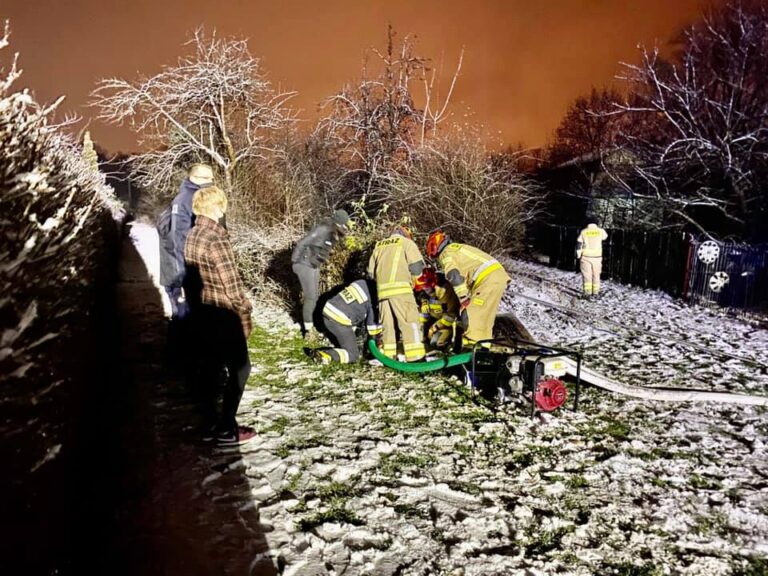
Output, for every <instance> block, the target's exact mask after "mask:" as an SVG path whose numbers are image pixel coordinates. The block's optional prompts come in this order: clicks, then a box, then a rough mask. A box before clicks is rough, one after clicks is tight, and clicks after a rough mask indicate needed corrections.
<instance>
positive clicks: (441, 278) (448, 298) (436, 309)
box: [413, 267, 459, 349]
mask: <svg viewBox="0 0 768 576" xmlns="http://www.w3.org/2000/svg"><path fill="white" fill-rule="evenodd" d="M413 289H414V290H415V291H416V294H417V295H418V297H419V300H420V312H421V320H422V328H423V331H424V334H425V336H426V339H427V343H428V345H429V347H430V348H432V349H437V348H443V347H445V346H446V345H448V344H450V343H451V342H452V341H453V335H454V327H455V325H456V318H457V317H458V315H459V300H458V298H457V297H456V293H455V292H454V291H453V287H452V286H451V285H450V283H449V282H448V281H447V280H446V279H445V275H444V274H440V273H437V272H435V271H434V269H433V268H430V267H427V268H425V269H424V272H423V273H422V275H421V276H419V277H418V278H417V279H416V283H415V284H414V287H413Z"/></svg>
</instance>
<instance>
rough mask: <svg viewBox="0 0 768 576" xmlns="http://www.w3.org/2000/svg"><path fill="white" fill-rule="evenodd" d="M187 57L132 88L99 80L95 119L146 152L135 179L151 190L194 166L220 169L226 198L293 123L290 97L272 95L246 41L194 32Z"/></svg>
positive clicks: (117, 80)
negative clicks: (125, 128) (135, 139)
mask: <svg viewBox="0 0 768 576" xmlns="http://www.w3.org/2000/svg"><path fill="white" fill-rule="evenodd" d="M187 44H188V45H190V46H191V47H192V54H191V55H188V56H184V57H182V58H180V59H179V61H178V63H177V64H176V65H174V66H168V67H165V68H164V69H163V70H162V71H161V72H160V73H158V74H156V75H154V76H151V77H148V78H139V79H138V80H135V81H130V80H124V79H121V78H109V79H105V80H102V81H101V82H100V83H99V85H98V87H97V88H96V89H95V90H94V92H93V94H92V96H93V105H94V106H96V107H97V108H98V109H99V118H100V119H102V120H106V121H107V122H111V123H115V124H123V123H125V122H128V123H130V126H131V127H132V128H133V129H134V130H135V131H136V132H137V133H138V135H139V138H140V142H139V143H140V145H141V146H142V147H143V148H145V149H147V151H146V152H143V153H140V154H137V155H135V156H134V157H133V158H132V160H133V172H134V174H135V175H136V177H137V178H138V180H139V182H140V183H141V184H143V185H144V186H147V187H149V188H150V189H165V188H168V187H169V184H170V182H171V181H172V179H173V176H174V171H175V170H177V169H179V168H180V167H184V166H186V165H188V164H189V163H191V162H194V161H204V162H207V163H210V164H212V165H213V166H215V167H217V168H218V170H219V171H220V172H221V174H222V176H223V178H224V182H225V185H226V187H227V189H228V191H229V192H231V191H232V188H233V181H234V179H235V174H236V172H237V171H238V169H239V168H240V167H241V166H242V165H243V164H245V163H246V162H247V161H249V160H252V159H255V158H261V157H263V156H264V155H267V154H269V153H271V152H274V147H273V146H271V144H270V136H271V135H272V134H274V133H275V132H276V131H278V130H280V129H281V128H283V127H285V126H286V125H288V124H290V123H291V122H292V121H293V119H294V118H293V114H292V112H291V111H290V110H289V109H288V108H287V107H286V103H287V101H288V100H289V99H290V98H291V97H292V96H293V95H294V93H293V92H281V91H278V90H275V89H274V88H273V87H272V85H271V83H270V82H269V81H268V80H267V78H266V75H265V73H264V71H263V70H262V68H261V65H260V62H259V60H258V59H257V58H255V57H253V56H252V55H251V54H250V52H249V51H248V46H247V43H246V41H245V40H244V39H231V38H218V37H216V35H215V33H214V34H213V35H211V36H210V37H208V36H206V35H205V33H204V32H203V31H202V30H197V31H196V32H195V33H194V35H193V37H192V39H191V40H190V41H189V42H188V43H187Z"/></svg>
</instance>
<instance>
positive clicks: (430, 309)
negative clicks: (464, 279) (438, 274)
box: [420, 281, 459, 328]
mask: <svg viewBox="0 0 768 576" xmlns="http://www.w3.org/2000/svg"><path fill="white" fill-rule="evenodd" d="M420 312H421V321H422V324H428V323H429V322H432V321H434V320H436V321H437V325H438V326H439V327H440V328H443V327H445V328H450V327H452V326H453V325H454V323H455V322H456V318H458V316H459V299H458V298H457V297H456V293H455V292H454V291H453V286H451V285H450V284H449V283H448V282H445V281H443V283H442V284H440V283H438V285H437V286H435V289H434V291H433V292H432V293H431V294H428V295H427V296H426V298H424V299H422V301H421V307H420Z"/></svg>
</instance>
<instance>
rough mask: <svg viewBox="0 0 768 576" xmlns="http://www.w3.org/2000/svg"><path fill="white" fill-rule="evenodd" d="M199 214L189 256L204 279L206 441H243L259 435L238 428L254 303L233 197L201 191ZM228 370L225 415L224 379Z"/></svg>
mask: <svg viewBox="0 0 768 576" xmlns="http://www.w3.org/2000/svg"><path fill="white" fill-rule="evenodd" d="M192 209H193V211H194V214H195V215H196V216H197V220H196V222H195V226H194V228H193V229H192V231H191V232H190V234H189V237H188V238H187V243H186V247H185V250H184V256H185V259H186V264H187V266H188V267H189V268H190V273H191V274H194V275H196V276H197V277H198V278H199V279H200V286H201V292H200V303H199V305H198V306H197V307H195V308H194V309H193V312H192V315H191V319H192V322H193V326H194V328H195V329H194V334H195V348H196V359H197V361H198V362H199V364H200V372H199V376H200V384H201V386H200V387H201V388H202V389H203V391H204V402H203V404H204V419H205V423H204V425H205V428H206V431H205V433H204V437H203V439H204V440H213V439H215V440H216V441H217V442H218V443H220V444H237V443H240V442H243V441H245V440H248V439H250V438H252V437H253V436H254V432H253V430H250V429H247V428H244V427H238V425H237V421H236V420H235V415H236V414H237V408H238V406H239V405H240V399H241V397H242V395H243V389H244V388H245V383H246V381H247V380H248V376H250V374H251V364H250V360H249V357H248V344H247V341H246V339H247V338H248V336H249V335H250V333H251V302H250V300H248V296H247V295H246V292H245V288H244V286H243V282H242V280H241V279H240V275H239V273H238V271H237V264H236V263H235V255H234V252H233V251H232V245H231V243H230V241H229V235H228V234H227V230H226V228H224V226H223V225H222V223H223V219H224V213H225V212H226V210H227V197H226V195H225V194H224V192H223V191H222V190H221V189H219V188H217V187H216V186H210V187H206V188H203V189H201V190H199V191H198V192H196V193H195V195H194V199H193V201H192ZM225 373H226V383H225V385H224V390H223V401H222V405H221V412H220V414H219V413H218V412H217V405H218V396H219V393H220V392H221V390H220V388H221V386H220V379H221V376H222V374H225Z"/></svg>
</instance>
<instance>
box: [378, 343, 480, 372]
mask: <svg viewBox="0 0 768 576" xmlns="http://www.w3.org/2000/svg"><path fill="white" fill-rule="evenodd" d="M368 350H370V351H371V354H373V357H374V358H376V359H377V360H378V361H379V362H381V363H382V364H383V365H384V366H386V367H387V368H393V369H394V370H398V371H400V372H434V371H435V370H442V369H443V368H450V367H452V366H459V365H461V364H466V363H467V362H472V352H462V353H461V354H454V355H452V356H445V357H443V358H438V359H437V360H430V361H429V362H398V361H397V360H392V358H388V357H387V356H384V354H382V353H381V350H379V347H378V346H376V341H375V340H372V339H371V340H368Z"/></svg>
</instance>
